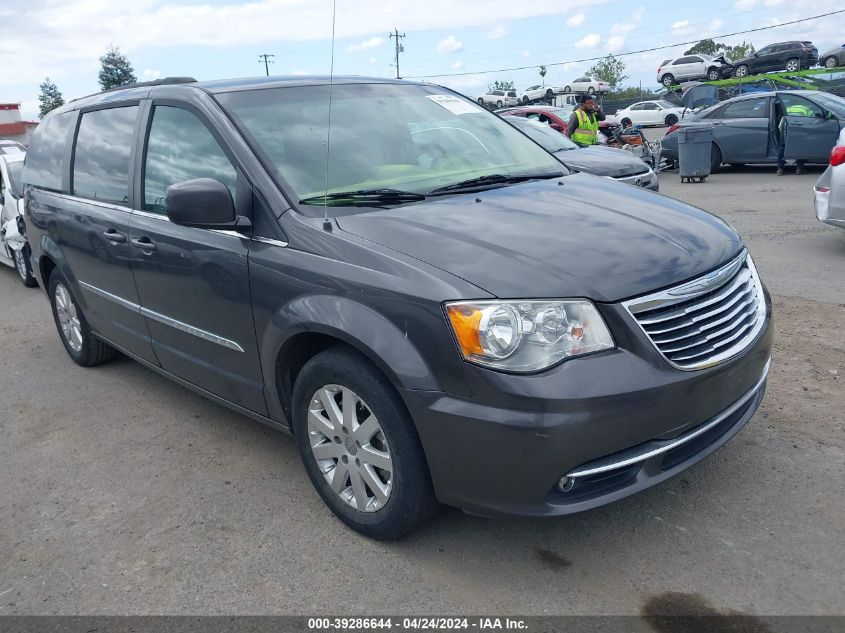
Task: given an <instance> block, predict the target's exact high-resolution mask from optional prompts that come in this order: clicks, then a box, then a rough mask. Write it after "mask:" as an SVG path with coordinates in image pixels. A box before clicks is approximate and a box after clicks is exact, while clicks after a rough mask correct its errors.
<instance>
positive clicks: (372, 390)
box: [292, 347, 437, 540]
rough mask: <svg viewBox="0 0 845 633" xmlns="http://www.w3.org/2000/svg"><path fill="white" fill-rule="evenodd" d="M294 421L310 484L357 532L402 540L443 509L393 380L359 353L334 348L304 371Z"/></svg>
mask: <svg viewBox="0 0 845 633" xmlns="http://www.w3.org/2000/svg"><path fill="white" fill-rule="evenodd" d="M292 421H293V429H294V435H295V437H296V444H297V448H298V449H299V454H300V457H301V458H302V462H303V464H304V465H305V470H306V471H307V473H308V476H309V478H310V479H311V483H313V484H314V487H315V488H316V489H317V492H318V493H319V494H320V497H322V499H323V501H324V502H325V503H326V505H328V506H329V508H330V509H331V510H332V512H334V514H335V515H336V516H337V517H338V518H339V519H340V520H341V521H343V522H344V523H346V524H347V525H348V526H349V527H351V528H352V529H353V530H356V531H358V532H360V533H361V534H363V535H365V536H368V537H370V538H374V539H378V540H393V539H398V538H400V537H402V536H404V535H405V534H408V533H409V532H412V531H413V530H416V529H417V528H419V527H420V526H421V525H422V524H423V523H424V522H425V521H426V520H427V519H428V518H429V517H431V515H432V514H433V512H434V511H435V510H436V508H437V502H436V499H435V497H434V490H433V488H432V485H431V477H430V475H429V472H428V465H427V463H426V460H425V456H424V454H423V450H422V446H421V445H420V441H419V437H418V436H417V433H416V429H415V428H414V424H413V422H412V421H411V417H410V415H409V414H408V411H407V409H406V408H405V405H404V403H403V402H402V400H401V398H400V397H399V394H397V393H396V390H395V389H394V388H393V386H392V385H391V384H390V382H389V381H388V380H387V378H385V377H384V375H383V374H382V373H381V372H380V371H379V370H378V369H377V368H376V367H375V366H373V364H372V363H370V361H369V360H367V359H366V358H364V357H362V356H361V355H359V354H358V353H357V352H355V351H353V350H350V349H347V348H344V347H334V348H331V349H328V350H326V351H324V352H321V353H319V354H317V355H316V356H314V358H312V359H311V360H309V361H308V362H307V363H306V364H305V367H303V368H302V371H301V372H300V373H299V376H298V377H297V379H296V383H295V385H294V388H293V412H292Z"/></svg>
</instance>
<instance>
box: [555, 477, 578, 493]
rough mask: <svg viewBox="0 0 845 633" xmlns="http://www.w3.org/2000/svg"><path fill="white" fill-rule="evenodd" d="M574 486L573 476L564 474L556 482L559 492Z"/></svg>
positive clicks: (567, 490)
mask: <svg viewBox="0 0 845 633" xmlns="http://www.w3.org/2000/svg"><path fill="white" fill-rule="evenodd" d="M574 486H575V478H574V477H567V476H566V475H564V476H563V477H561V478H560V481H558V482H557V489H558V490H560V491H561V492H569V491H570V490H572V488H573V487H574Z"/></svg>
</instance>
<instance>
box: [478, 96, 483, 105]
mask: <svg viewBox="0 0 845 633" xmlns="http://www.w3.org/2000/svg"><path fill="white" fill-rule="evenodd" d="M478 105H480V106H483V105H484V99H482V98H481V97H479V98H478Z"/></svg>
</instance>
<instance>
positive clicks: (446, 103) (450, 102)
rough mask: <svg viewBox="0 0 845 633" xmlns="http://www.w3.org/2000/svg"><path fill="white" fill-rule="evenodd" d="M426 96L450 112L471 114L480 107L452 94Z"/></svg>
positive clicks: (479, 109) (478, 110)
mask: <svg viewBox="0 0 845 633" xmlns="http://www.w3.org/2000/svg"><path fill="white" fill-rule="evenodd" d="M426 97H427V98H429V99H431V100H432V101H434V103H436V104H437V105H439V106H443V107H444V108H446V109H447V110H448V111H449V112H451V113H452V114H472V113H474V112H480V111H481V108H479V107H478V106H477V105H475V104H474V103H469V102H467V101H464V100H463V99H459V98H458V97H455V96H454V95H426Z"/></svg>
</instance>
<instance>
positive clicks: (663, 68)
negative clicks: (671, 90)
mask: <svg viewBox="0 0 845 633" xmlns="http://www.w3.org/2000/svg"><path fill="white" fill-rule="evenodd" d="M728 63H729V62H728V61H727V60H725V64H723V63H722V62H721V61H720V60H719V58H713V57H710V56H709V55H684V56H683V57H677V58H675V59H667V60H665V61H664V62H663V63H662V64H660V67H659V68H658V69H657V83H659V84H663V85H664V86H667V87H668V86H672V85H674V84H677V83H680V82H682V81H690V80H691V79H708V80H710V81H716V80H717V79H722V77H723V76H724V75H723V67H724V66H725V65H727V64H728Z"/></svg>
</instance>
